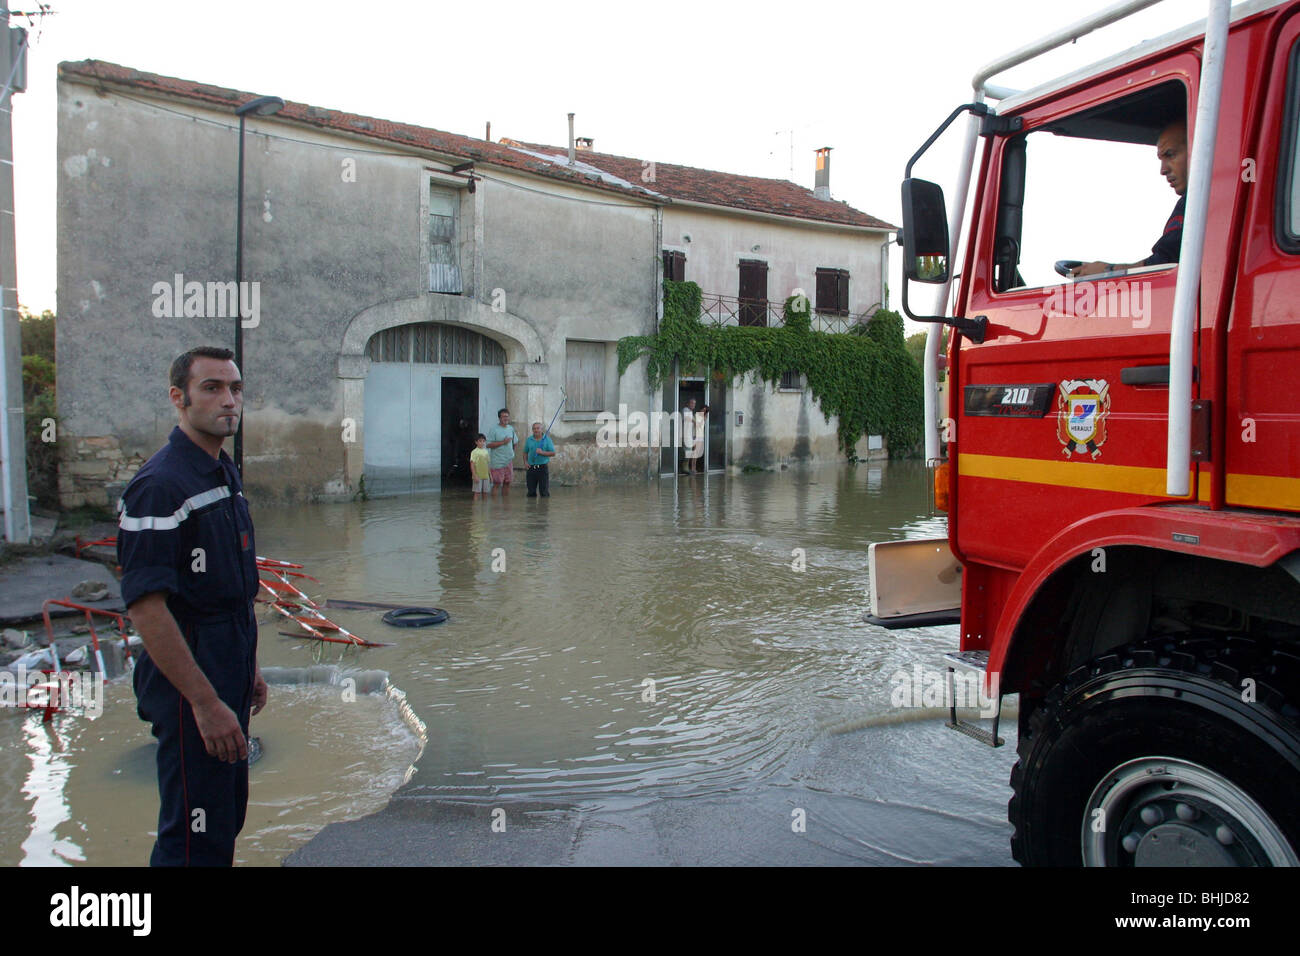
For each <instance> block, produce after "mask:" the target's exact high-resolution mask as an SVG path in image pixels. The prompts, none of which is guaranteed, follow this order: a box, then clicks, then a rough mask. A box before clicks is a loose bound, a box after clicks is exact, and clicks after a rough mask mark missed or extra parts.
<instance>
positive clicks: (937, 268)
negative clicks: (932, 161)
mask: <svg viewBox="0 0 1300 956" xmlns="http://www.w3.org/2000/svg"><path fill="white" fill-rule="evenodd" d="M903 278H904V279H915V280H916V281H917V282H943V281H944V280H946V279H947V278H948V213H947V210H946V208H945V207H944V202H943V189H942V188H941V187H940V186H938V185H936V184H935V183H931V182H927V181H926V180H924V179H905V180H903Z"/></svg>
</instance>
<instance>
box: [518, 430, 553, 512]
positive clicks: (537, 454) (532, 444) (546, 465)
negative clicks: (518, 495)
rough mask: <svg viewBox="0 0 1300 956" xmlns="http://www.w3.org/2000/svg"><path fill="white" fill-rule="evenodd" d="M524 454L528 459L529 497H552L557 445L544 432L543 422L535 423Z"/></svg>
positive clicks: (525, 445)
mask: <svg viewBox="0 0 1300 956" xmlns="http://www.w3.org/2000/svg"><path fill="white" fill-rule="evenodd" d="M524 454H525V456H526V457H527V458H528V474H527V486H528V497H529V498H536V497H537V495H538V494H539V493H540V494H541V496H542V497H543V498H549V497H551V469H550V464H551V459H552V458H554V457H555V444H554V442H552V441H551V436H550V435H547V434H545V433H544V432H543V431H542V423H541V422H533V434H532V435H531V436H530V437H529V439H528V440H527V441H526V442H524Z"/></svg>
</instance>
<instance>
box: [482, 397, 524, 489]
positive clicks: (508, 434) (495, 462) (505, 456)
mask: <svg viewBox="0 0 1300 956" xmlns="http://www.w3.org/2000/svg"><path fill="white" fill-rule="evenodd" d="M517 441H519V436H518V435H516V434H515V430H514V428H512V427H511V425H510V409H508V408H503V409H501V410H500V411H499V412H497V424H495V425H493V426H492V427H491V428H490V429H488V433H487V446H488V449H489V451H488V464H489V465H490V466H491V475H492V487H493V489H495V488H496V487H497V486H500V488H501V495H502V497H504V496H505V493H506V491H507V490H508V489H509V488H510V479H511V475H512V473H513V472H514V462H515V443H516V442H517Z"/></svg>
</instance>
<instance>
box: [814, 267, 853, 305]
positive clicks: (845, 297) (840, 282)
mask: <svg viewBox="0 0 1300 956" xmlns="http://www.w3.org/2000/svg"><path fill="white" fill-rule="evenodd" d="M817 311H818V312H821V313H824V314H826V315H848V314H849V271H848V270H847V269H818V270H817Z"/></svg>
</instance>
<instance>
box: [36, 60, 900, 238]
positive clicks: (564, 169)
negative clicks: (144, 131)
mask: <svg viewBox="0 0 1300 956" xmlns="http://www.w3.org/2000/svg"><path fill="white" fill-rule="evenodd" d="M59 74H60V76H72V77H79V78H81V79H82V80H90V81H94V80H100V81H102V82H104V83H110V84H114V85H117V86H123V87H128V88H135V89H138V90H141V91H146V92H151V93H158V94H163V95H166V96H170V97H176V98H180V99H183V100H189V101H191V102H194V103H202V104H204V105H207V106H209V107H213V108H216V109H218V110H229V111H230V112H231V113H232V114H233V113H234V111H235V109H236V107H238V106H240V105H242V104H243V103H246V102H248V101H249V100H251V99H255V98H256V96H257V95H258V94H254V93H248V92H244V91H241V90H232V89H229V88H227V87H222V86H212V85H210V84H207V83H197V82H194V81H193V80H183V79H179V78H177V77H172V76H161V75H159V74H157V73H145V72H142V71H140V70H135V69H132V68H131V67H126V66H120V65H118V64H116V63H108V62H105V61H104V60H80V61H76V62H64V63H60V64H59ZM278 115H279V116H281V117H283V118H285V119H289V120H293V121H296V122H299V123H304V124H307V125H309V126H315V127H319V128H323V129H333V130H340V131H342V132H346V133H351V134H354V135H361V136H365V137H367V138H369V139H375V140H384V141H388V142H396V143H401V144H403V145H405V146H416V147H419V148H422V149H427V150H430V151H433V152H437V153H441V154H443V155H446V156H450V157H454V158H457V159H462V160H469V161H472V162H475V163H483V164H485V165H491V166H500V167H505V168H507V169H514V170H519V171H521V172H526V173H532V174H534V175H538V176H545V177H547V178H549V179H556V180H560V181H564V182H570V183H576V184H580V185H583V186H587V187H589V188H592V189H602V190H606V191H609V192H614V193H620V194H622V195H624V196H628V197H634V198H637V199H640V200H642V201H647V202H656V203H671V202H672V200H674V199H677V200H686V201H690V202H699V203H707V204H710V205H715V206H726V207H729V208H732V209H738V210H748V211H753V212H764V213H774V214H776V215H781V216H791V217H793V218H797V219H811V220H815V221H818V222H833V223H841V224H844V225H849V226H861V227H867V228H874V229H894V228H896V227H895V226H892V225H890V224H889V223H887V222H884V221H883V220H880V219H877V218H875V217H874V216H869V215H867V214H866V213H864V212H860V211H859V210H857V209H854V208H853V207H852V206H849V205H847V204H845V203H842V202H834V201H827V200H822V199H818V198H817V197H816V196H814V195H813V193H812V192H811V191H810V190H807V189H804V188H803V187H802V186H797V185H795V184H794V183H791V182H787V181H786V180H783V179H762V178H759V177H757V176H740V175H736V174H734V173H722V172H717V171H714V170H709V169H697V168H695V167H692V166H678V165H674V164H672V163H655V167H654V171H655V179H654V182H645V181H643V180H642V178H641V177H642V173H643V171H645V170H646V169H647V166H646V164H644V163H643V162H642V161H641V160H639V159H633V158H631V157H627V156H613V155H610V154H608V153H597V152H593V151H590V150H581V151H579V153H578V155H577V160H578V162H577V163H576V164H575V165H574V166H570V165H568V163H567V159H568V156H567V150H564V149H558V148H556V147H553V146H543V145H537V144H529V143H522V142H515V141H513V140H502V141H501V142H500V143H492V142H489V141H487V140H482V139H476V138H474V137H472V136H461V135H459V134H457V133H448V132H444V131H443V130H438V129H431V128H429V127H424V126H415V125H413V124H410V123H397V122H394V121H392V120H386V119H379V118H377V117H373V116H361V115H358V114H356V113H345V112H342V111H339V110H331V109H325V108H323V107H319V106H310V105H308V104H306V103H295V102H291V101H286V102H285V106H284V109H283V110H281V111H280V113H279V114H278Z"/></svg>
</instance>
